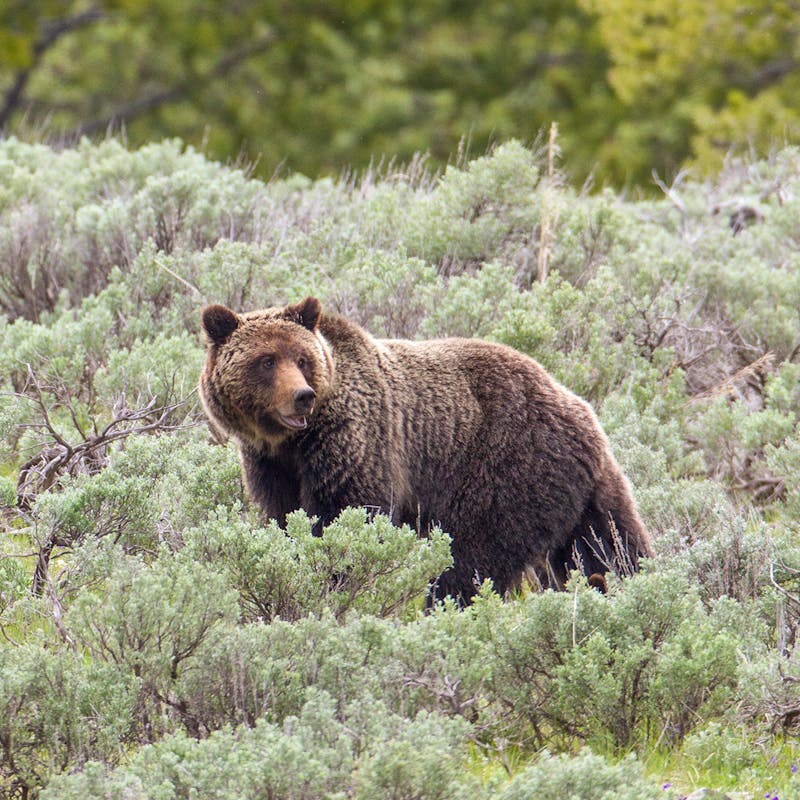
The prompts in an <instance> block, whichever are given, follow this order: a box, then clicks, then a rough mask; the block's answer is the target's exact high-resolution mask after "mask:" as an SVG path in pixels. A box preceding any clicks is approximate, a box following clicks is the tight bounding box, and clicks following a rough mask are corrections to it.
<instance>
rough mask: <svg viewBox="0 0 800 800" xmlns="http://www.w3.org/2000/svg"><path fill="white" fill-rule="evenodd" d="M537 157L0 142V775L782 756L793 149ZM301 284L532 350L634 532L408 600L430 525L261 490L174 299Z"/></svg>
mask: <svg viewBox="0 0 800 800" xmlns="http://www.w3.org/2000/svg"><path fill="white" fill-rule="evenodd" d="M555 167H556V168H555V169H551V166H550V165H549V164H548V163H547V162H546V161H545V159H544V158H543V157H542V154H541V153H538V152H536V151H532V150H530V149H528V148H526V147H524V146H522V145H521V144H519V143H516V142H509V143H506V144H504V145H502V146H498V147H496V148H494V149H493V150H492V151H491V152H489V153H487V154H485V155H484V156H481V157H479V158H475V159H471V160H466V159H464V158H461V159H460V160H457V161H455V162H454V163H453V164H452V165H451V166H450V167H449V168H448V169H447V170H446V171H445V172H444V173H441V174H437V173H435V172H431V171H429V170H427V169H426V167H425V159H424V157H422V156H421V157H419V158H418V159H416V160H415V161H414V162H413V163H411V164H409V165H406V166H401V165H397V164H389V163H387V164H386V165H384V166H379V167H374V168H372V169H370V170H368V171H366V172H365V173H363V174H361V175H345V176H342V177H341V178H325V179H320V180H311V179H309V178H305V177H303V176H289V177H287V178H285V179H274V180H272V181H270V182H268V183H264V182H261V181H258V180H254V179H253V178H252V177H251V176H250V175H249V174H248V172H247V171H246V170H244V171H243V170H239V169H236V168H230V167H225V166H222V165H219V164H215V163H213V162H211V161H209V160H208V159H207V158H205V157H204V156H203V155H202V154H200V153H198V152H196V151H194V150H192V149H190V148H185V147H183V145H181V143H180V142H177V141H168V142H163V143H159V144H152V145H149V146H147V147H143V148H141V149H139V150H137V151H129V150H128V149H126V147H124V146H123V145H122V144H121V143H120V142H118V141H115V140H113V139H109V140H107V141H104V142H102V143H98V144H92V143H91V142H88V141H84V142H80V143H78V144H77V145H76V146H74V147H62V148H60V149H56V148H52V147H47V146H44V145H37V144H25V143H22V142H19V141H17V140H14V139H7V140H4V141H2V142H0V175H1V176H2V178H3V180H2V181H0V222H2V226H0V228H1V229H2V232H0V699H1V703H2V704H1V705H0V728H1V729H2V730H0V794H13V793H17V794H21V793H23V792H25V793H27V796H28V797H30V798H34V797H36V796H37V795H39V796H42V795H43V796H51V797H56V796H58V797H62V796H63V797H71V796H75V797H78V796H80V797H93V796H97V797H189V796H194V795H193V793H198V792H199V793H200V794H201V795H205V796H218V797H228V796H231V797H232V796H237V795H236V792H240V793H246V794H247V795H248V796H253V797H259V796H265V797H266V796H270V793H271V796H287V797H289V796H296V797H312V796H313V797H318V796H330V797H353V796H354V797H365V798H366V797H391V796H396V797H414V798H427V797H459V796H466V795H469V796H470V797H477V798H481V797H489V796H491V797H504V796H508V797H512V798H516V797H527V796H540V795H541V796H544V795H548V796H549V795H554V796H560V795H565V794H567V793H570V792H571V793H572V794H573V795H574V796H576V797H587V798H595V797H610V796H615V797H617V796H619V797H625V796H631V797H633V796H636V797H648V796H650V795H651V794H653V793H655V794H659V796H662V797H667V796H669V795H668V793H660V792H661V790H660V789H657V787H658V786H659V785H660V784H661V783H663V782H665V781H669V782H674V783H676V785H678V784H680V787H679V789H678V790H676V794H679V795H685V794H688V793H689V791H690V789H691V788H693V787H692V786H691V784H692V781H693V780H694V778H693V777H690V776H695V775H707V774H710V775H712V776H717V779H718V780H720V781H722V780H723V778H724V776H725V775H726V774H727V773H726V771H725V768H724V767H725V764H726V762H731V761H733V760H740V759H742V758H744V754H745V753H746V750H747V748H748V747H751V751H752V758H749V759H745V760H747V763H748V766H747V769H746V770H745V771H743V772H742V773H741V775H740V781H741V782H742V783H743V786H742V787H736V788H737V789H738V790H740V791H741V792H742V793H745V792H749V793H750V794H753V795H756V796H763V795H764V792H766V791H767V790H768V789H769V790H770V791H772V790H773V789H776V791H777V789H778V788H779V789H780V791H781V795H780V796H781V797H783V796H784V794H787V792H789V790H790V789H791V782H790V780H789V778H788V777H787V779H786V780H785V781H783V783H782V784H779V783H775V784H774V786H773V784H772V783H770V784H769V785H767V784H766V783H765V782H764V780H762V779H763V778H764V776H765V775H767V774H768V773H769V764H768V761H769V758H772V757H773V756H774V757H776V758H778V761H779V763H780V765H781V769H784V767H783V765H784V764H787V765H789V766H790V765H791V763H792V762H793V760H794V759H796V758H797V757H798V755H800V751H798V749H797V746H796V743H795V742H794V739H793V738H792V737H791V736H789V737H788V738H783V735H784V734H786V733H788V734H791V735H793V734H794V733H795V732H796V725H797V723H796V720H797V709H798V708H799V707H800V699H798V697H797V691H796V688H795V687H796V686H797V685H798V669H797V666H796V665H797V661H798V651H797V643H798V634H799V633H800V546H798V543H797V542H798V536H797V534H798V522H797V518H798V513H799V512H800V493H798V487H800V455H799V454H800V435H799V434H798V419H799V418H800V365H799V364H798V353H799V352H800V350H799V348H800V334H798V331H800V316H798V308H800V301H799V298H800V295H799V294H798V291H800V289H799V288H798V287H799V286H800V284H798V275H799V274H800V273H799V272H798V270H797V257H796V253H795V250H796V246H795V245H796V238H797V237H796V230H795V228H796V219H797V206H798V203H797V200H796V199H795V198H797V197H800V178H798V176H799V175H800V151H798V150H797V149H794V148H785V149H783V150H781V151H779V152H776V153H775V155H774V156H773V157H771V158H768V159H766V160H763V161H759V162H753V163H747V162H734V161H732V162H731V163H730V164H729V165H728V166H727V167H726V169H725V170H724V171H723V172H722V173H721V174H720V175H718V176H716V177H715V178H713V179H707V180H705V181H699V180H696V179H694V178H692V177H691V176H690V175H686V176H681V177H680V179H679V180H677V181H676V184H675V185H674V186H672V187H669V189H668V191H666V192H665V194H664V197H663V198H661V199H650V200H640V199H636V198H629V197H623V196H620V195H616V194H614V193H613V192H610V191H602V192H599V193H597V194H591V193H588V192H586V191H584V192H576V191H574V190H572V189H570V188H569V187H567V186H565V185H564V182H563V179H562V177H561V176H560V174H559V170H558V168H557V164H556V165H555ZM747 209H752V213H748V211H747ZM307 294H313V295H316V296H318V297H320V298H321V300H322V302H323V304H324V306H325V307H326V308H329V309H331V310H334V311H338V312H341V313H343V314H346V315H347V316H349V317H351V318H352V319H354V320H356V321H358V322H360V323H361V324H363V325H365V326H366V327H367V329H368V330H370V331H371V332H372V333H374V334H375V335H376V336H402V337H410V338H422V337H428V336H443V335H461V336H481V337H484V338H487V339H491V340H494V341H499V342H503V343H505V344H508V345H511V346H513V347H516V348H518V349H520V350H522V351H524V352H526V353H528V354H530V355H532V356H533V357H534V358H536V359H538V360H539V361H540V362H541V363H542V364H543V365H544V366H545V367H546V368H547V369H548V370H549V371H550V372H552V373H553V374H554V375H555V376H556V377H557V378H558V379H559V380H560V381H561V382H563V383H564V384H565V385H566V386H568V387H569V388H571V389H572V390H574V391H576V392H577V393H578V394H580V395H581V396H583V397H585V398H586V399H587V400H589V401H590V402H591V403H592V405H593V406H594V408H595V410H596V411H597V414H598V417H599V418H600V420H601V422H602V424H603V427H604V429H605V430H606V432H607V434H608V436H609V439H610V441H611V446H612V449H613V451H614V453H615V455H616V457H617V458H618V460H619V461H620V463H621V464H622V466H623V469H624V471H625V473H626V474H627V475H628V476H629V478H630V479H631V482H632V484H633V488H634V491H635V496H636V498H637V500H638V503H639V505H640V509H641V511H642V514H643V517H644V518H645V520H646V522H647V524H648V526H649V528H650V529H651V531H652V532H653V536H654V539H655V542H656V552H657V555H656V557H655V558H654V559H653V560H652V561H650V562H648V563H646V564H645V565H644V570H643V572H642V573H641V574H638V575H636V576H633V577H630V578H625V579H624V580H616V579H613V578H612V579H611V585H610V591H609V593H608V594H607V595H605V596H602V595H600V594H598V593H597V592H595V591H593V590H590V589H589V587H588V586H586V585H585V584H584V583H583V582H581V581H580V580H575V581H574V582H573V583H571V584H570V586H569V588H568V590H567V591H565V592H562V593H552V592H544V593H541V592H538V591H536V590H534V589H532V588H531V587H528V586H527V585H526V584H525V582H524V581H522V585H521V587H520V589H519V591H516V592H512V593H511V594H510V596H509V597H506V598H500V597H498V596H497V595H496V594H494V593H493V591H492V589H491V587H490V586H488V585H487V586H485V587H484V588H483V590H482V591H481V593H480V595H479V596H478V597H477V598H476V601H475V602H474V603H473V604H472V605H471V606H470V607H468V608H466V609H459V608H458V607H457V606H455V605H454V604H452V603H445V604H442V605H437V606H434V607H432V608H426V597H427V593H428V583H429V581H430V580H431V579H432V578H435V577H436V576H437V575H438V574H440V573H441V572H442V571H443V570H444V569H446V568H447V566H448V565H449V563H450V554H449V548H448V539H447V536H446V532H440V531H438V530H434V531H432V532H431V533H430V535H429V536H427V537H422V538H420V537H419V536H418V535H417V534H416V532H414V531H412V530H410V529H408V528H395V527H393V526H392V525H391V524H390V523H389V521H388V520H387V519H385V518H383V517H379V516H378V517H374V518H367V517H366V516H365V514H364V512H363V511H360V510H348V511H346V512H344V513H343V514H342V515H341V516H340V518H339V519H338V520H336V521H335V522H334V523H333V524H332V525H329V526H328V527H327V528H326V530H325V531H324V532H323V534H322V536H319V537H315V536H312V535H311V520H309V519H308V518H307V517H306V516H305V515H304V514H302V513H299V514H296V515H292V516H291V518H290V519H289V522H288V525H287V527H286V529H285V530H283V529H280V528H278V527H277V526H276V525H275V524H274V523H272V522H269V521H266V520H261V519H259V518H258V517H257V515H256V514H255V513H254V512H253V510H252V509H250V508H248V505H247V502H246V498H245V496H244V492H243V488H242V483H241V478H240V467H239V463H238V458H237V453H236V448H235V447H234V446H232V444H227V445H225V444H223V443H221V442H220V441H219V438H218V437H217V436H215V434H214V432H213V431H211V430H210V429H209V427H208V426H207V424H206V421H205V419H204V415H203V412H202V409H201V408H200V406H199V404H198V403H197V395H196V390H195V387H196V385H197V377H198V372H199V369H200V366H201V364H202V359H203V345H202V339H201V336H200V326H199V318H198V317H199V315H198V312H199V310H200V309H201V308H202V307H203V306H204V305H205V304H207V303H212V302H217V303H225V304H226V305H229V306H231V307H234V308H236V309H242V310H246V309H252V308H259V307H264V306H269V305H274V304H280V303H284V302H290V301H296V300H298V299H301V298H302V297H303V296H305V295H307ZM455 533H457V532H455ZM3 726H4V727H3ZM756 742H757V743H758V746H759V748H762V749H757V748H756V744H755V743H756ZM587 744H588V745H590V746H591V748H592V752H589V751H587V750H582V749H581V748H584V747H585V746H586V745H587ZM543 748H547V749H548V750H549V751H551V752H552V753H554V755H552V756H542V755H541V752H540V751H541V750H542V749H543ZM629 751H634V752H635V753H636V755H637V756H638V759H639V760H638V761H634V760H632V759H631V760H625V759H624V758H623V756H624V755H625V754H626V753H628V752H629ZM566 753H578V755H577V756H573V757H570V756H568V755H566ZM621 759H622V760H621ZM704 764H708V765H711V766H710V767H709V768H708V770H706V767H704ZM642 768H643V769H644V771H645V772H646V773H647V776H646V777H642V771H641V770H642ZM784 771H786V772H787V775H788V774H789V773H788V766H787V767H786V769H785V770H784ZM660 772H666V773H668V774H659V773H660ZM588 773H591V774H592V775H593V776H594V779H593V780H592V781H589V780H587V774H588ZM719 776H723V777H719ZM662 779H663V780H662ZM724 780H728V779H727V778H724ZM653 786H655V787H656V790H653ZM237 787H238V788H237ZM725 788H726V789H727V788H730V787H729V786H728V785H727V784H726V785H725ZM392 792H394V793H395V794H394V795H393V794H392Z"/></svg>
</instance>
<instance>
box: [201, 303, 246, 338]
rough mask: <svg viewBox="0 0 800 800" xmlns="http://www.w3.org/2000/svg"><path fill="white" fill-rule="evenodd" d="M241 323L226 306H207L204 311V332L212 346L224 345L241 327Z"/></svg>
mask: <svg viewBox="0 0 800 800" xmlns="http://www.w3.org/2000/svg"><path fill="white" fill-rule="evenodd" d="M240 321H241V320H240V319H239V317H237V316H236V314H234V313H233V311H231V310H230V309H229V308H226V307H225V306H207V307H206V308H204V309H203V330H204V331H205V332H206V335H207V336H208V340H209V342H211V344H224V343H225V342H226V341H227V340H228V338H229V337H230V335H231V334H232V333H233V332H234V331H235V330H236V329H237V328H238V327H239V323H240Z"/></svg>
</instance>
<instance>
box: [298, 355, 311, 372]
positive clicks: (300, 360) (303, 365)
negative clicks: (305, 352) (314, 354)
mask: <svg viewBox="0 0 800 800" xmlns="http://www.w3.org/2000/svg"><path fill="white" fill-rule="evenodd" d="M307 364H308V361H306V359H305V358H303V356H300V358H298V359H297V366H298V367H299V368H300V369H305V368H306V365H307Z"/></svg>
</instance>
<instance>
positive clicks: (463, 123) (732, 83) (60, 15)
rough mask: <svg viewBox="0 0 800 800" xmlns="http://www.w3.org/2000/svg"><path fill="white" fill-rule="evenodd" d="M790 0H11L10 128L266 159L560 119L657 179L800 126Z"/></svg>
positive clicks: (353, 160) (440, 154)
mask: <svg viewBox="0 0 800 800" xmlns="http://www.w3.org/2000/svg"><path fill="white" fill-rule="evenodd" d="M797 11H798V4H797V2H795V1H794V0H779V2H774V0H751V2H749V4H744V5H743V4H742V3H741V2H740V0H720V2H717V3H711V4H709V3H707V2H705V0H686V1H685V2H681V3H676V2H671V1H670V0H641V2H640V1H639V0H602V2H601V0H563V2H558V1H557V0H508V1H507V2H500V1H499V0H484V1H483V2H477V0H421V2H417V3H403V2H400V0H382V1H381V2H379V1H378V0H327V2H323V0H293V1H292V2H288V0H230V2H226V3H224V4H222V3H218V2H214V0H40V1H39V2H37V3H28V2H25V0H10V2H6V3H5V4H4V5H3V7H2V9H0V125H2V126H3V127H4V128H5V130H6V131H9V132H19V133H21V134H28V133H31V132H32V134H33V135H36V136H38V135H40V134H41V133H42V131H45V132H47V133H49V134H50V135H64V136H66V137H67V138H68V139H71V138H72V137H74V136H79V135H82V134H89V135H97V134H102V133H104V132H105V131H106V130H108V129H109V128H111V129H118V128H120V127H124V129H125V131H126V135H127V137H128V139H129V141H130V142H131V143H132V144H134V145H136V144H139V143H141V142H143V141H146V140H149V139H153V138H161V137H164V136H180V137H181V138H182V139H184V140H185V141H187V142H189V143H193V144H200V145H202V146H204V147H205V148H206V149H207V150H208V151H209V152H210V153H211V154H212V155H213V156H215V157H217V158H222V159H225V158H235V157H237V156H239V155H242V156H244V157H246V158H247V159H248V160H250V161H258V162H259V167H258V169H259V171H260V172H261V173H262V174H266V175H269V174H270V173H271V172H273V171H274V170H275V169H276V168H277V167H279V166H285V167H288V168H290V169H293V170H298V171H301V172H305V173H307V174H311V175H316V174H318V173H320V172H326V171H335V170H339V169H342V168H344V167H345V166H349V167H355V168H361V167H364V166H366V165H367V164H368V163H369V162H370V161H371V160H372V159H374V158H380V157H382V156H384V155H386V156H396V157H398V158H400V159H408V158H410V157H411V156H412V155H413V154H414V153H415V152H417V151H428V152H430V154H431V156H432V158H433V160H434V161H435V162H437V163H442V162H444V161H446V160H447V159H448V158H449V157H450V156H451V154H452V153H454V152H455V151H457V150H458V148H459V144H460V142H461V141H462V140H464V139H466V141H467V142H468V143H469V145H470V148H471V150H472V151H473V152H483V151H484V150H485V148H486V147H487V145H488V144H489V143H490V142H492V141H499V140H503V139H506V138H509V137H512V136H514V137H517V138H521V139H523V140H531V139H534V138H535V137H536V136H537V134H538V132H539V131H540V130H544V129H546V128H548V127H549V124H550V123H551V122H552V121H556V122H558V125H559V131H560V136H561V138H560V142H559V144H560V147H561V149H562V152H563V154H564V156H565V163H566V165H567V168H568V170H569V171H570V175H571V177H572V178H573V180H577V181H580V180H584V179H585V178H586V176H587V175H589V174H590V173H592V172H593V171H594V172H595V173H596V176H597V178H598V179H599V180H600V182H602V183H613V184H616V185H623V184H630V183H639V184H651V178H650V170H651V169H652V168H653V167H655V168H656V169H657V170H658V171H659V173H661V174H662V175H667V176H669V175H670V174H674V173H675V172H676V171H677V169H678V168H679V167H680V166H681V164H682V163H684V161H685V160H686V158H687V157H689V156H695V157H697V158H698V159H699V160H700V162H701V163H702V164H703V165H706V166H714V165H716V164H717V163H718V161H719V159H720V157H721V156H722V155H724V153H725V152H726V151H727V149H728V147H729V146H731V145H735V144H741V143H745V144H748V143H751V142H752V143H754V144H756V145H762V146H765V147H766V146H769V142H771V141H772V140H773V139H774V138H775V137H781V136H784V135H791V134H794V133H795V132H796V131H797V130H798V129H800V118H799V115H800V112H797V111H796V108H797V107H798V103H797V102H796V100H797V98H798V96H799V95H800V78H798V77H797V75H796V70H795V69H794V67H795V66H796V50H797V32H798V25H800V15H798V13H797Z"/></svg>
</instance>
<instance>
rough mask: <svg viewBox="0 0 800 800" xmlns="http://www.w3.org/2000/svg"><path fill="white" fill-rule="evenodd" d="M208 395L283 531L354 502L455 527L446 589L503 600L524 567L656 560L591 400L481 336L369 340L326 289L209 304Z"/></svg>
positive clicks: (440, 589)
mask: <svg viewBox="0 0 800 800" xmlns="http://www.w3.org/2000/svg"><path fill="white" fill-rule="evenodd" d="M202 323H203V329H204V331H205V334H206V337H207V357H206V363H205V367H204V369H203V373H202V375H201V378H200V394H201V398H202V401H203V405H204V407H205V409H206V412H207V414H208V416H209V417H210V419H211V420H212V422H213V423H215V424H216V425H217V426H218V427H219V428H221V429H222V430H223V431H225V432H227V433H228V434H229V435H230V436H232V437H233V438H234V440H235V441H236V443H237V445H238V447H239V454H240V458H241V463H242V471H243V476H244V482H245V486H246V489H247V491H248V494H249V496H250V498H251V500H252V501H253V502H255V503H257V504H258V506H260V508H261V510H262V511H263V513H264V515H265V516H266V517H268V518H274V519H276V520H278V522H279V523H281V524H283V523H284V521H285V517H286V514H288V513H289V512H290V511H293V510H295V509H300V508H302V509H304V510H305V511H306V512H307V513H308V514H309V515H311V516H313V517H316V518H317V520H318V523H319V525H320V526H322V525H326V524H327V523H329V522H330V521H331V520H333V519H334V518H335V517H336V516H337V515H338V514H339V512H341V510H342V509H343V508H345V507H346V506H362V507H368V508H370V509H373V510H376V509H377V510H379V511H380V512H382V513H385V514H387V515H389V516H390V517H391V518H392V519H393V520H394V522H395V523H397V524H401V523H407V524H409V525H411V526H412V527H415V528H416V529H417V530H418V531H419V532H420V534H421V535H425V533H426V532H427V531H428V530H430V528H431V527H432V526H436V525H438V526H440V527H441V528H442V529H443V530H444V531H446V532H447V533H449V534H450V535H451V537H452V554H453V562H454V563H453V567H452V568H451V569H449V570H448V571H447V572H445V573H444V574H443V575H442V576H440V578H439V580H438V583H437V584H436V586H435V596H436V597H437V598H442V597H445V596H446V595H452V596H453V597H456V598H457V599H458V600H459V601H460V602H468V601H469V600H470V598H472V596H473V595H474V594H475V593H476V591H477V589H478V588H479V586H480V584H481V582H482V581H483V580H484V579H485V578H491V580H492V582H493V584H494V588H495V589H496V590H497V591H498V592H499V593H501V594H502V593H505V592H506V591H507V590H509V589H510V588H513V587H515V586H517V585H519V582H520V580H521V578H522V576H523V575H526V574H527V575H528V576H530V575H531V573H533V575H534V576H535V577H536V578H537V579H538V581H539V582H540V583H541V584H542V585H544V586H553V587H559V586H562V585H563V583H564V581H565V580H566V578H567V576H568V574H569V570H570V569H572V568H574V567H575V566H577V567H578V568H580V569H582V570H583V572H584V573H585V574H586V575H591V576H592V582H593V583H597V582H598V577H597V576H598V574H602V573H605V572H606V571H609V570H610V569H612V568H614V569H616V570H617V571H620V570H622V571H625V570H627V569H634V568H636V565H637V563H638V559H639V557H640V556H648V555H650V554H651V542H650V537H649V534H648V532H647V530H646V529H645V527H644V525H643V524H642V521H641V519H640V517H639V514H638V512H637V510H636V505H635V503H634V500H633V497H632V495H631V490H630V487H629V485H628V482H627V480H626V478H625V477H624V476H623V474H622V473H621V471H620V468H619V466H618V465H617V462H616V460H615V459H614V456H613V455H612V453H611V449H610V447H609V443H608V440H607V438H606V436H605V434H604V433H603V431H602V430H601V428H600V425H599V423H598V421H597V419H596V417H595V415H594V413H593V411H592V410H591V408H590V407H589V406H588V405H587V404H586V403H585V402H584V401H583V400H581V399H579V398H578V397H577V396H576V395H574V394H572V392H570V391H569V390H567V389H565V388H564V387H563V386H561V385H560V384H559V383H557V382H556V381H555V380H554V379H553V378H552V377H550V376H549V375H548V374H547V373H546V372H545V370H544V369H543V368H542V367H541V366H540V365H539V364H538V363H537V362H536V361H534V360H533V359H532V358H529V357H528V356H526V355H523V354H522V353H519V352H517V351H515V350H512V349H511V348H509V347H505V346H503V345H499V344H491V343H489V342H484V341H478V340H472V339H441V340H431V341H405V340H399V339H398V340H396V339H375V338H373V337H372V336H371V335H370V334H369V333H367V332H366V331H365V330H363V329H362V328H361V327H359V326H358V325H356V324H354V323H353V322H350V321H349V320H347V319H345V318H344V317H342V316H338V315H336V314H331V313H327V312H326V313H323V311H322V306H321V304H320V302H319V300H317V299H316V298H313V297H309V298H306V299H305V300H303V301H302V302H301V303H297V304H296V305H289V306H286V307H284V308H268V309H265V310H261V311H253V312H249V313H245V314H237V313H234V312H233V311H231V310H230V309H228V308H226V307H224V306H219V305H213V306H209V307H207V308H206V309H204V311H203V314H202Z"/></svg>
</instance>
